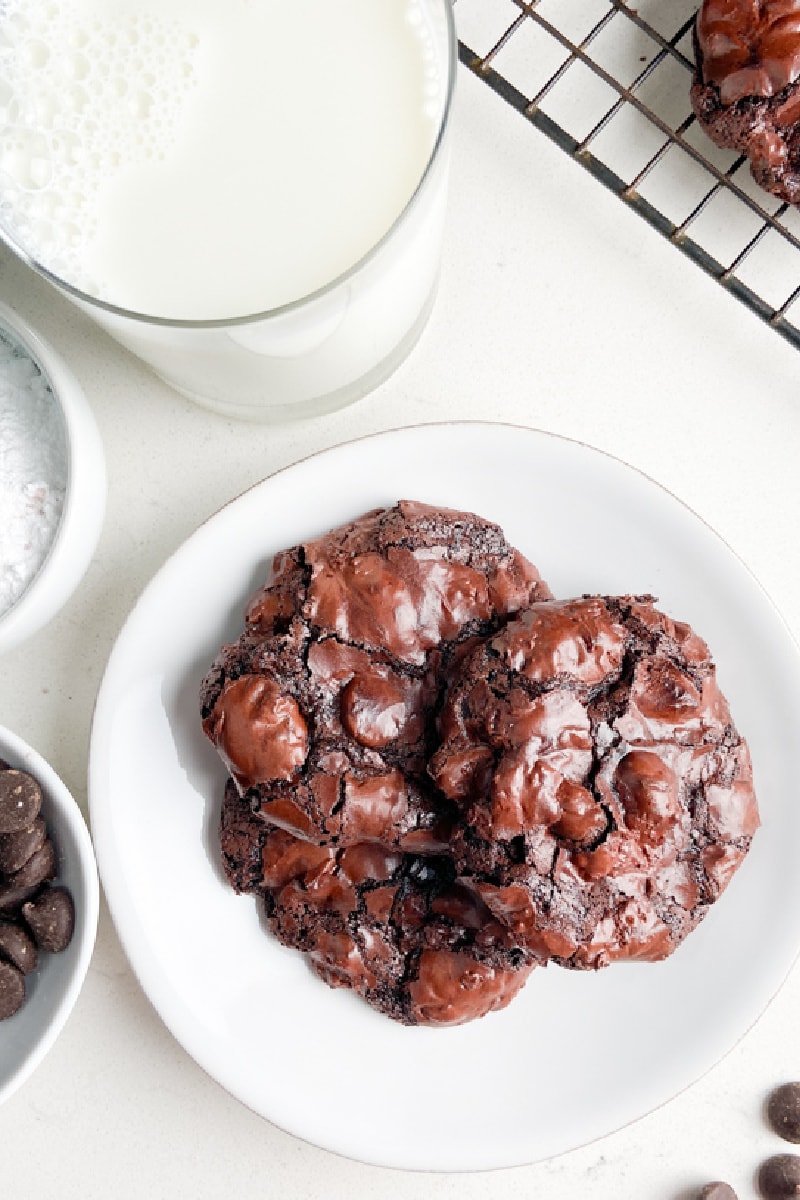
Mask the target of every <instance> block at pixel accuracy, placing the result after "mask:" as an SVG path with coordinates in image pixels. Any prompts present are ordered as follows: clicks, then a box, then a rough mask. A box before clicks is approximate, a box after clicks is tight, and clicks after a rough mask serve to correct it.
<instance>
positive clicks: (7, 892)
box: [0, 883, 39, 916]
mask: <svg viewBox="0 0 800 1200" xmlns="http://www.w3.org/2000/svg"><path fill="white" fill-rule="evenodd" d="M38 890H39V884H38V883H29V884H27V885H23V886H17V885H15V884H11V883H1V884H0V916H8V915H9V914H14V913H18V912H19V911H20V909H21V908H22V906H23V904H24V903H25V902H26V901H27V900H31V899H33V897H34V896H35V895H36V893H37V892H38Z"/></svg>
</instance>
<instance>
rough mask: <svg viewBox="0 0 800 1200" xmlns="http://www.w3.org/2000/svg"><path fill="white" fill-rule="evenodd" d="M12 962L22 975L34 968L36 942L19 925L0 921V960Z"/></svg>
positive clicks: (27, 973)
mask: <svg viewBox="0 0 800 1200" xmlns="http://www.w3.org/2000/svg"><path fill="white" fill-rule="evenodd" d="M3 959H6V960H7V961H8V962H10V963H13V965H14V966H15V967H16V968H17V970H19V971H22V974H23V975H30V973H31V971H33V970H35V968H36V959H37V954H36V943H35V942H34V941H33V938H31V936H30V934H28V933H27V932H26V930H24V929H23V928H22V926H21V925H15V924H14V923H13V922H12V921H0V961H2V960H3Z"/></svg>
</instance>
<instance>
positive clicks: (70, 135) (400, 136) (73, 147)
mask: <svg viewBox="0 0 800 1200" xmlns="http://www.w3.org/2000/svg"><path fill="white" fill-rule="evenodd" d="M453 45H454V38H453V31H452V16H451V14H450V12H449V4H448V0H435V2H434V0H149V2H148V0H129V2H128V3H125V2H124V0H0V227H2V229H3V231H4V234H5V237H6V239H7V240H8V241H9V242H10V243H11V244H12V245H13V246H14V247H15V248H16V249H17V250H18V252H20V253H21V254H22V255H23V256H24V257H26V258H28V259H29V260H32V261H33V262H34V263H35V264H38V265H39V266H40V267H43V268H44V269H45V271H46V272H47V273H49V274H50V275H52V276H55V277H56V280H57V281H59V282H60V283H61V284H62V285H65V286H66V288H67V290H68V291H69V292H70V293H71V294H72V296H73V298H74V299H76V300H77V301H78V302H79V303H81V304H82V305H83V306H84V307H87V310H88V311H90V312H91V314H92V316H93V317H94V318H95V319H97V320H99V321H101V323H102V324H104V325H105V327H106V328H108V329H109V330H110V331H111V332H112V333H113V334H114V335H115V336H116V337H118V338H120V340H122V341H124V342H125V344H127V345H129V346H131V348H133V349H134V350H135V351H136V352H137V353H139V354H141V355H142V356H143V357H144V358H145V359H146V360H147V361H149V362H150V363H151V364H152V365H153V366H155V368H156V370H158V371H159V372H160V373H161V374H162V375H164V377H165V378H167V379H169V380H170V382H172V383H173V384H175V386H178V387H179V388H180V389H181V390H183V391H185V392H186V393H187V394H190V395H192V396H193V397H194V398H196V399H200V400H201V401H203V400H205V401H207V402H211V403H212V404H213V405H214V406H215V407H217V406H219V405H222V406H223V407H224V408H225V409H226V410H229V411H235V410H236V409H237V408H241V407H244V409H246V410H249V409H251V408H253V407H267V408H271V409H285V408H286V407H287V406H292V405H297V404H301V405H304V404H307V402H309V401H313V402H317V403H318V402H319V401H320V400H321V399H322V397H323V394H324V396H325V397H327V400H326V406H330V404H329V401H330V398H331V397H332V396H333V394H334V393H335V392H338V393H339V394H340V397H341V395H342V394H343V393H342V389H344V390H345V391H347V390H348V389H352V387H353V386H354V385H355V384H356V383H357V382H358V379H359V378H362V379H363V378H364V377H366V376H370V375H374V372H375V371H376V370H378V369H379V368H382V366H383V367H388V360H389V359H390V358H391V357H392V356H393V355H395V356H396V352H397V350H398V347H399V346H400V344H401V343H402V342H403V341H404V340H407V339H408V338H409V337H411V336H413V334H414V326H415V325H418V324H419V323H420V321H422V322H423V323H424V309H425V307H426V306H428V307H429V305H430V302H431V291H432V287H433V285H434V283H435V272H436V263H437V262H438V243H439V241H440V238H441V219H442V212H441V208H442V194H443V176H444V174H445V170H444V166H443V159H444V153H443V151H442V150H441V143H442V135H443V130H444V125H445V119H446V115H447V111H448V105H449V97H450V90H451V88H452V82H453V72H454V53H453ZM393 243H394V244H393ZM401 243H404V244H401ZM403 259H405V260H406V261H405V262H403V261H400V260H403ZM376 260H381V264H382V265H380V268H379V269H378V270H377V271H376ZM409 267H412V268H413V269H412V270H409ZM383 277H385V280H386V286H388V287H389V289H390V291H391V292H392V293H393V297H392V299H393V304H389V305H387V303H386V302H385V301H384V300H382V299H381V297H380V295H379V294H376V292H377V293H379V292H380V285H381V280H382V278H383ZM390 277H392V278H390ZM392 279H393V281H392ZM367 292H369V293H371V298H370V299H369V301H368V303H367V305H366V306H365V305H364V304H363V303H360V301H361V300H363V299H365V298H366V293H367ZM369 307H372V308H373V310H374V311H373V313H372V315H371V316H370V315H369V313H368V312H367V309H368V308H369ZM354 308H355V309H356V310H357V309H359V308H361V309H363V310H364V311H363V314H362V320H363V319H364V318H366V320H367V324H366V326H364V328H363V329H362V330H361V333H360V334H359V333H358V331H357V330H355V329H354V328H352V324H353V321H352V318H353V309H354ZM392 309H394V310H395V311H394V312H393V311H392ZM275 310H280V312H279V313H277V314H276V313H275ZM266 313H270V314H271V316H270V317H269V318H268V319H267V320H266V321H264V320H261V321H255V322H254V321H253V320H252V317H253V316H256V315H258V314H266ZM163 322H167V323H168V324H166V325H165V324H164V323H163ZM210 322H211V323H213V322H224V323H225V325H226V329H225V332H224V338H223V337H220V336H219V335H220V332H221V331H220V330H214V329H213V328H210V327H209V325H208V323H210ZM199 323H204V325H205V327H204V328H202V329H201V328H200V324H199ZM348 326H350V327H351V328H350V330H349V334H348ZM417 332H418V330H417ZM187 333H188V334H189V335H190V336H189V337H188V339H187V338H186V337H185V336H184V335H185V334H187ZM342 334H345V335H347V336H344V337H343V336H342ZM354 338H355V341H356V342H357V341H358V340H361V341H362V342H363V341H364V339H366V341H367V342H368V343H369V347H370V349H369V353H368V354H367V355H366V357H365V354H364V347H363V346H362V347H361V348H359V347H358V346H356V345H355V344H354ZM332 339H333V340H334V341H335V342H337V343H338V350H337V347H336V346H334V347H331V346H328V347H327V353H326V354H325V355H323V356H322V358H320V357H319V355H318V354H317V352H318V350H319V349H320V347H322V346H323V345H326V344H327V343H329V342H330V341H331V340H332ZM234 350H235V351H236V353H235V354H234V353H233V351H234ZM331 351H333V353H331ZM309 355H316V356H317V359H316V361H315V362H311V363H309V362H306V361H304V360H306V359H307V358H308V356H309ZM198 356H199V360H202V362H201V363H200V362H196V363H195V365H194V366H193V365H192V363H191V362H190V361H189V360H190V359H191V358H195V359H198ZM237 357H238V360H239V361H238V362H237V361H236V359H237ZM275 358H277V359H279V360H281V362H280V363H279V364H278V365H279V367H280V369H279V370H278V371H277V373H275V372H273V371H271V370H270V369H269V366H268V363H267V362H266V361H265V360H272V359H275ZM256 360H262V361H256ZM287 360H295V361H294V365H293V367H291V369H287ZM301 360H303V361H301ZM367 360H369V361H367ZM306 368H308V369H306ZM320 389H321V390H320ZM267 393H269V394H268V395H267ZM312 393H313V395H312ZM241 415H258V414H256V413H251V412H249V411H247V412H244V413H243V414H241Z"/></svg>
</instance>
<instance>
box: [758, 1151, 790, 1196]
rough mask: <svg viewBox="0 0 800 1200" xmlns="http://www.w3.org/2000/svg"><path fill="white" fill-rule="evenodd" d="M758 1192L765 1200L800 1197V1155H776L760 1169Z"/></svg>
mask: <svg viewBox="0 0 800 1200" xmlns="http://www.w3.org/2000/svg"><path fill="white" fill-rule="evenodd" d="M756 1183H757V1186H758V1192H759V1195H760V1196H763V1197H764V1200H787V1198H788V1197H791V1196H800V1155H797V1154H775V1155H773V1157H772V1158H768V1159H767V1160H766V1162H763V1163H762V1164H761V1166H760V1167H759V1169H758V1175H757V1177H756Z"/></svg>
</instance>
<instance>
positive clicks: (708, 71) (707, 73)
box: [691, 0, 800, 204]
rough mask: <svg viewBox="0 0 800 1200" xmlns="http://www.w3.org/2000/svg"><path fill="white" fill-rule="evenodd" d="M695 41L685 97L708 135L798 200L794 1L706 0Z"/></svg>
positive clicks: (777, 190) (798, 3)
mask: <svg viewBox="0 0 800 1200" xmlns="http://www.w3.org/2000/svg"><path fill="white" fill-rule="evenodd" d="M694 46H695V61H696V72H695V78H694V81H693V84H692V88H691V102H692V108H693V110H694V112H695V115H696V117H697V119H698V121H699V122H700V124H701V125H702V127H703V128H704V129H705V131H706V133H707V134H708V136H709V137H710V138H711V140H712V141H713V142H715V143H716V145H718V146H721V147H723V148H724V149H730V150H736V151H738V152H739V153H741V154H744V155H746V156H747V158H748V159H749V161H750V169H751V172H752V175H753V178H754V179H755V180H756V182H757V183H758V184H759V185H760V186H761V187H763V188H764V189H765V190H766V191H768V192H770V193H771V194H772V195H774V196H776V197H778V198H779V199H781V200H785V201H786V202H787V203H789V204H798V203H800V0H704V3H703V5H702V7H701V9H700V11H699V13H698V17H697V21H696V24H695V30H694Z"/></svg>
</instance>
